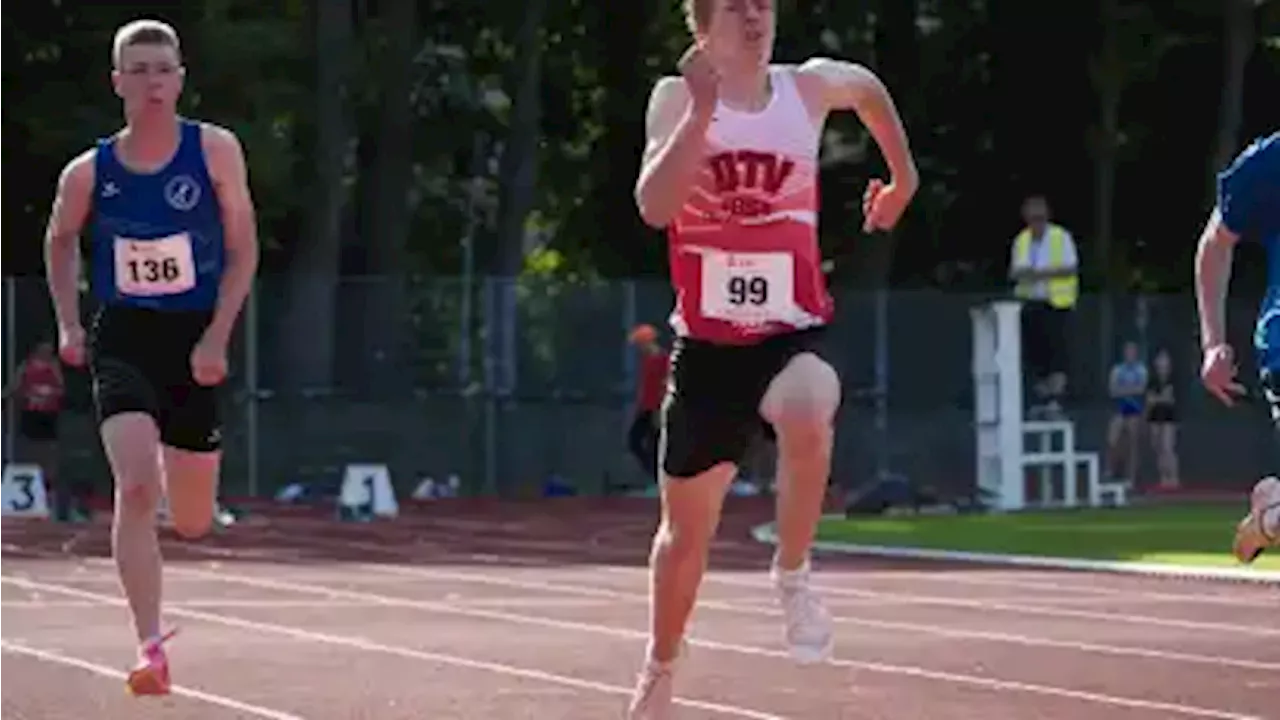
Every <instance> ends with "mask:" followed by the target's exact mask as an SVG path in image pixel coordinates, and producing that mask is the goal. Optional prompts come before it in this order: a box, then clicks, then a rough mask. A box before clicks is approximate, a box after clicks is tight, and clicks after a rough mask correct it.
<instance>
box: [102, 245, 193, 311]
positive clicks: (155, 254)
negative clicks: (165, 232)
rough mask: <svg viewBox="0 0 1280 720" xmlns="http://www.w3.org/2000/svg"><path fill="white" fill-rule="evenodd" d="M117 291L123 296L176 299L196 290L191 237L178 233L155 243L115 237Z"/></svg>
mask: <svg viewBox="0 0 1280 720" xmlns="http://www.w3.org/2000/svg"><path fill="white" fill-rule="evenodd" d="M115 258H116V289H117V290H119V291H120V293H121V294H122V295H133V296H138V297H155V296H159V295H177V294H179V293H184V292H187V291H188V290H190V289H191V288H193V287H195V286H196V263H195V257H194V256H193V254H192V251H191V236H190V235H188V234H187V233H179V234H177V235H170V236H168V237H163V238H156V239H155V240H134V239H132V238H123V237H117V238H116V242H115Z"/></svg>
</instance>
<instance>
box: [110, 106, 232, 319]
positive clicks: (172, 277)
mask: <svg viewBox="0 0 1280 720" xmlns="http://www.w3.org/2000/svg"><path fill="white" fill-rule="evenodd" d="M179 122H180V129H181V139H180V141H179V143H178V151H177V152H176V153H175V154H174V156H173V159H172V160H170V161H169V164H168V165H165V166H164V167H163V168H161V169H160V170H157V171H156V172H154V173H147V174H144V173H136V172H132V171H130V170H128V169H126V168H125V167H124V165H122V164H121V163H120V160H119V158H117V157H116V152H115V148H116V138H115V137H111V138H107V139H103V140H99V141H98V145H97V155H96V159H95V166H96V167H95V172H94V188H93V226H92V248H93V249H92V258H93V262H92V286H93V294H94V295H95V296H96V297H97V298H98V300H100V301H101V302H102V303H104V304H105V305H125V306H129V307H137V308H147V309H154V310H173V311H178V310H211V309H213V307H214V305H215V303H216V302H217V299H218V284H219V283H220V282H221V280H222V271H223V266H224V264H225V261H226V257H225V256H226V249H225V248H224V247H223V238H222V234H223V227H222V213H221V208H220V207H219V205H218V198H217V195H216V194H215V193H214V189H213V181H212V180H211V179H210V177H209V169H208V167H207V166H206V165H205V159H204V150H203V148H202V147H201V144H200V123H198V122H193V121H190V120H185V119H181V120H180V121H179Z"/></svg>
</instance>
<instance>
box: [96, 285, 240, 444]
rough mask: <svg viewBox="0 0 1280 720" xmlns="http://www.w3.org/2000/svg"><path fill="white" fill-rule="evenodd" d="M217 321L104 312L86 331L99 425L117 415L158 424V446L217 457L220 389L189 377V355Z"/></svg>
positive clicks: (204, 315)
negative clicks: (143, 417)
mask: <svg viewBox="0 0 1280 720" xmlns="http://www.w3.org/2000/svg"><path fill="white" fill-rule="evenodd" d="M212 318H213V313H211V312H208V311H194V312H193V311H161V310H148V309H142V308H132V307H123V306H111V305H108V306H105V307H103V308H102V309H100V310H99V311H98V313H97V315H96V316H95V317H94V320H93V324H92V327H91V329H90V331H89V348H88V349H89V372H90V374H91V375H92V378H93V401H94V407H95V410H96V412H97V416H98V423H99V425H101V424H102V422H103V421H105V420H106V419H107V418H109V417H111V416H113V415H119V414H121V413H127V412H141V413H146V414H148V415H150V416H151V417H153V418H155V421H156V425H157V426H158V427H159V429H160V441H161V442H162V443H164V444H165V445H167V446H169V447H173V448H178V449H180V450H191V451H193V452H213V451H215V450H218V449H219V447H220V446H221V443H222V420H221V413H220V411H219V408H218V403H219V388H218V387H217V386H205V385H200V384H199V383H197V382H196V381H195V379H194V378H193V377H192V376H191V351H192V350H193V349H194V348H195V346H196V343H198V342H199V341H200V338H201V337H202V336H203V334H204V331H205V328H207V327H208V326H209V321H210V320H211V319H212Z"/></svg>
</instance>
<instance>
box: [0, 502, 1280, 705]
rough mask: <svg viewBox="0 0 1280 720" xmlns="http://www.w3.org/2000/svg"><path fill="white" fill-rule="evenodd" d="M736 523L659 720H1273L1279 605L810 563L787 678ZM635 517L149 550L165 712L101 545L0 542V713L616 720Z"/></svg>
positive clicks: (637, 576) (1243, 595)
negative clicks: (164, 614)
mask: <svg viewBox="0 0 1280 720" xmlns="http://www.w3.org/2000/svg"><path fill="white" fill-rule="evenodd" d="M767 516H768V513H767V508H763V507H761V506H758V505H750V504H746V503H740V504H738V505H731V507H730V510H729V513H728V515H727V517H726V520H725V523H724V526H723V529H722V532H721V541H720V542H719V543H718V545H717V547H716V548H715V550H714V558H713V569H712V572H711V573H710V575H709V576H708V579H707V582H706V584H705V586H704V590H703V594H702V601H701V603H700V606H699V609H698V611H697V614H696V617H695V619H694V627H693V629H692V632H691V639H692V648H691V653H690V655H689V657H688V658H687V660H686V662H685V664H684V665H683V666H682V668H681V673H680V675H679V676H678V680H677V686H678V693H679V696H680V698H681V707H680V709H679V713H678V717H680V718H758V719H768V718H794V719H797V720H799V719H813V720H831V719H834V718H859V719H862V718H866V719H880V718H884V719H886V720H888V719H892V720H913V719H915V720H949V719H952V718H956V719H967V718H982V719H983V720H1033V719H1046V720H1079V719H1080V718H1088V720H1112V719H1116V720H1120V719H1126V720H1127V719H1129V718H1133V719H1149V720H1174V719H1177V718H1219V719H1223V720H1244V719H1245V718H1274V719H1277V720H1280V612H1278V611H1280V588H1277V587H1276V586H1274V585H1272V586H1264V585H1252V584H1239V583H1223V582H1212V581H1200V580H1169V579H1156V578H1139V577H1132V576H1118V575H1105V574H1089V573H1067V572H1061V573H1059V572H1050V571H1045V570H1034V571H1017V570H1010V569H999V568H991V567H979V566H960V565H948V564H940V563H908V562H900V561H893V562H886V561H882V560H867V559H855V558H847V557H831V556H821V557H819V559H818V561H817V563H816V566H817V575H816V581H817V583H818V584H819V585H820V586H821V588H822V589H823V591H824V594H825V596H826V598H827V600H828V602H829V604H830V607H831V609H832V611H833V612H834V613H835V614H836V616H837V617H838V622H839V642H838V646H837V660H836V661H835V662H834V663H833V664H831V665H829V666H821V667H814V668H801V667H797V666H795V665H793V664H792V663H791V662H790V661H789V660H788V659H787V658H786V656H785V653H784V652H783V651H782V648H781V643H780V639H779V636H780V631H781V628H780V620H779V617H778V611H777V609H776V606H775V605H774V603H773V598H772V595H771V593H770V590H769V587H768V582H767V577H766V575H765V568H766V567H767V561H768V556H769V551H768V549H766V548H763V547H761V546H758V545H756V544H754V543H753V542H752V541H751V540H750V539H749V535H748V529H749V528H750V526H751V525H752V524H753V523H755V522H759V521H761V520H765V519H767ZM653 522H654V517H653V510H652V506H650V505H648V504H645V503H639V504H630V505H628V504H609V505H605V504H597V505H591V504H584V503H580V502H575V501H553V502H550V503H548V502H541V503H528V504H519V503H516V504H507V505H496V504H495V505H484V506H469V505H468V506H464V505H452V506H437V507H432V508H427V509H421V510H413V511H411V512H410V513H409V515H407V516H406V517H404V518H401V519H400V520H397V521H395V522H391V523H385V524H344V525H337V524H335V523H333V522H331V521H329V520H328V519H324V518H315V517H308V516H307V515H305V514H289V515H280V516H276V517H273V518H271V519H270V520H268V521H264V522H262V523H258V524H253V525H252V526H249V525H244V524H242V525H239V526H236V527H235V528H233V529H232V530H230V531H228V532H226V533H223V534H220V535H217V536H215V537H212V538H209V539H207V540H205V541H202V542H200V543H198V544H192V543H185V542H181V541H178V540H172V539H167V540H166V541H165V543H164V544H165V552H166V555H167V557H168V558H169V565H168V570H167V574H166V578H165V582H166V594H167V601H168V620H169V622H171V623H173V624H176V625H178V626H179V627H180V628H181V632H180V634H179V636H178V637H177V638H176V639H175V641H174V644H173V647H172V650H171V661H172V663H173V672H174V680H175V683H176V684H177V685H178V686H179V688H178V689H176V691H175V694H174V695H172V696H170V697H168V698H163V699H155V698H148V699H133V698H129V697H127V696H126V695H125V694H124V692H123V689H122V677H123V673H122V670H123V669H124V667H125V666H126V665H127V663H128V662H129V661H130V660H131V646H132V643H131V641H132V638H131V633H130V631H129V627H128V623H127V618H126V614H125V612H124V609H123V606H122V601H121V596H120V593H119V591H118V589H117V586H116V583H115V580H114V575H113V568H112V566H111V563H110V559H109V555H108V548H107V540H108V538H107V528H106V526H105V525H101V524H98V525H94V526H90V527H88V528H80V529H74V528H66V527H62V526H54V525H50V524H46V523H37V524H32V523H17V522H9V521H6V522H5V530H4V536H3V540H4V556H3V557H4V566H3V576H4V582H3V588H4V593H3V624H4V638H3V650H4V653H3V658H4V669H5V670H6V671H7V674H5V675H4V681H3V685H4V688H3V690H4V692H3V708H2V710H3V714H4V716H5V717H13V718H32V719H36V718H39V719H40V720H57V719H59V718H64V719H66V720H82V718H85V717H92V718H95V719H96V720H124V719H126V718H128V719H129V720H134V719H135V718H136V719H139V720H145V719H147V718H166V719H169V718H180V719H181V720H211V719H213V718H275V719H277V720H294V719H297V718H306V719H308V720H356V719H363V718H368V719H370V720H401V719H403V720H410V719H412V720H421V719H423V718H430V719H431V720H444V719H446V718H459V719H463V720H477V719H481V718H492V719H495V720H505V719H507V718H538V719H539V720H545V719H547V718H551V719H553V720H587V719H588V718H590V719H593V720H595V719H600V718H617V717H619V716H620V713H621V710H622V708H623V706H624V705H625V703H626V701H627V697H628V694H629V691H630V687H631V684H632V680H633V678H634V673H635V671H636V669H637V664H638V662H639V660H640V657H641V654H642V650H643V647H644V632H643V631H644V628H645V622H646V602H645V600H646V598H645V591H646V576H645V571H644V560H645V555H646V552H647V542H648V535H649V533H650V531H651V530H652V526H653Z"/></svg>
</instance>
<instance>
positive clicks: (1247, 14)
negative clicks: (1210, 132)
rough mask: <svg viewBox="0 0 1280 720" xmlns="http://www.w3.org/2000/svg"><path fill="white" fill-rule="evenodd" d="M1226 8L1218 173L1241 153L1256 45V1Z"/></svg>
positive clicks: (1235, 1)
mask: <svg viewBox="0 0 1280 720" xmlns="http://www.w3.org/2000/svg"><path fill="white" fill-rule="evenodd" d="M1224 9H1225V13H1224V15H1223V31H1224V37H1223V43H1222V44H1223V48H1224V63H1223V68H1222V98H1221V100H1220V101H1219V104H1218V137H1217V142H1216V143H1215V149H1214V154H1213V159H1214V167H1213V171H1214V172H1215V173H1216V172H1217V171H1218V170H1221V169H1222V168H1224V167H1226V165H1227V163H1229V162H1231V158H1232V157H1234V156H1235V154H1236V153H1237V152H1239V147H1238V146H1239V144H1240V126H1241V124H1242V122H1243V119H1244V71H1245V66H1246V65H1248V63H1249V56H1250V55H1252V54H1253V46H1254V28H1253V13H1254V0H1225V7H1224ZM1210 177H1212V174H1210Z"/></svg>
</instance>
